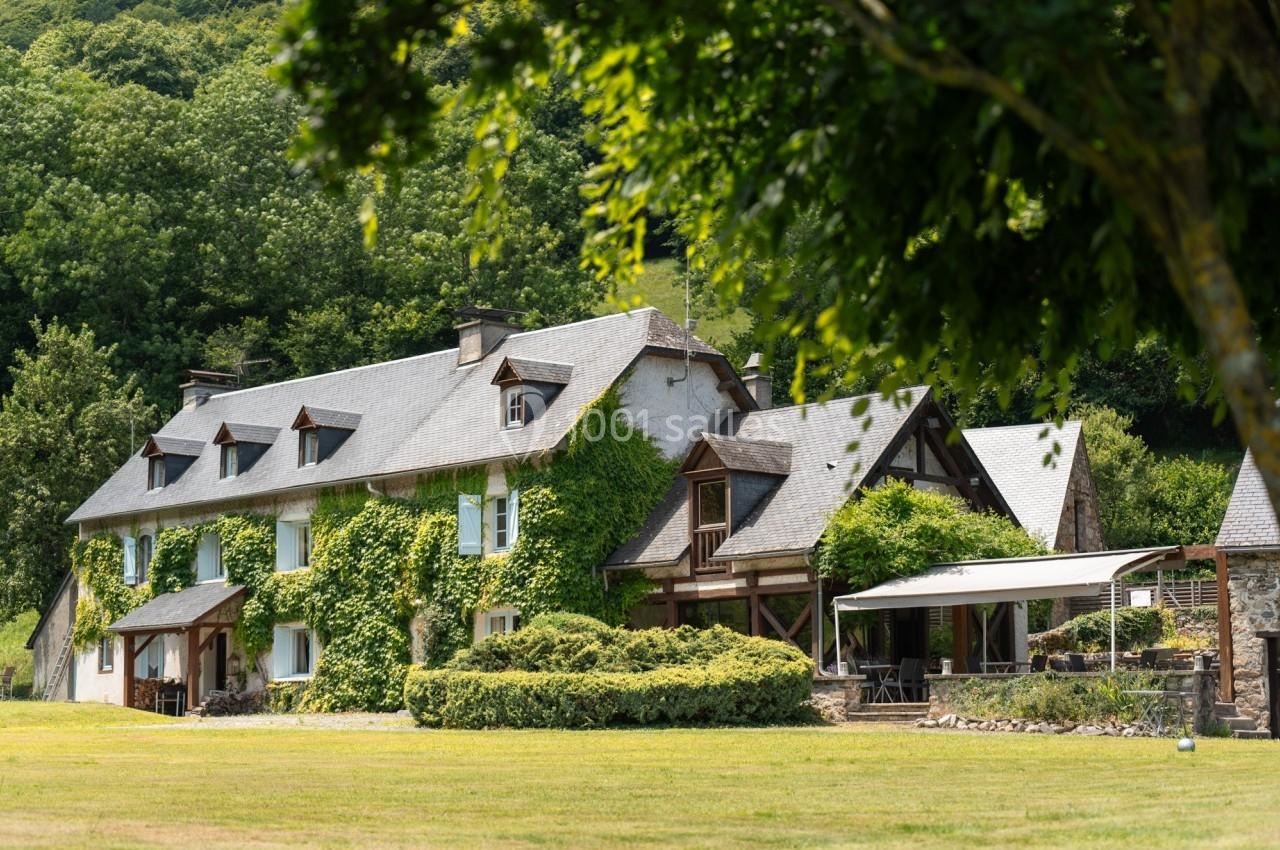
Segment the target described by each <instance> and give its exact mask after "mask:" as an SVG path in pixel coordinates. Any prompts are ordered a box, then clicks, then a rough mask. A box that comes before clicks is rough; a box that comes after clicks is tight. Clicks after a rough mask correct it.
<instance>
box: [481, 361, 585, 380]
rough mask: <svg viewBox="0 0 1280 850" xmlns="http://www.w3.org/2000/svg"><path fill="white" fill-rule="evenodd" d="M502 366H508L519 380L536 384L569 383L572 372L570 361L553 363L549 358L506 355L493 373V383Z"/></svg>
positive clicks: (501, 370) (500, 372)
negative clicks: (524, 357)
mask: <svg viewBox="0 0 1280 850" xmlns="http://www.w3.org/2000/svg"><path fill="white" fill-rule="evenodd" d="M503 367H509V368H510V370H511V372H512V373H513V374H514V375H515V376H516V377H517V378H519V379H520V380H521V381H532V382H533V383H538V384H567V383H569V377H570V376H571V375H572V374H573V364H572V363H553V362H551V361H550V360H526V359H523V358H520V357H507V358H505V359H503V361H502V366H499V367H498V371H497V372H495V373H494V376H493V382H494V383H496V382H497V380H498V375H500V374H502V372H503Z"/></svg>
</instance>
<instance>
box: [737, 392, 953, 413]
mask: <svg viewBox="0 0 1280 850" xmlns="http://www.w3.org/2000/svg"><path fill="white" fill-rule="evenodd" d="M903 389H904V390H925V391H926V392H927V391H929V390H931V389H933V388H932V387H930V386H929V385H928V384H916V385H914V386H910V387H903ZM923 397H924V394H923V393H922V394H921V396H920V398H923ZM864 398H878V399H879V400H881V401H886V402H887V401H892V398H885V397H884V394H883V393H881V392H880V391H879V390H874V391H872V392H869V393H860V394H859V395H848V396H841V397H840V398H831V399H818V400H816V401H806V402H805V403H804V404H788V405H784V406H782V407H766V408H763V409H762V410H752V411H748V413H747V415H748V416H761V415H764V414H768V413H781V412H783V411H787V410H802V409H805V408H810V407H827V406H831V407H834V406H837V405H839V404H841V403H843V402H855V401H859V400H861V399H864ZM920 398H913V399H912V400H911V402H910V404H911V405H913V406H914V405H916V404H919V403H920Z"/></svg>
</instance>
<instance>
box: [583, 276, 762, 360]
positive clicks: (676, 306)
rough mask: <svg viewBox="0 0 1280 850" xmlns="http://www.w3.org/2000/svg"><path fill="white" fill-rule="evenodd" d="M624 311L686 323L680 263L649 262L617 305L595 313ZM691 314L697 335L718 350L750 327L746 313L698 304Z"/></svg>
mask: <svg viewBox="0 0 1280 850" xmlns="http://www.w3.org/2000/svg"><path fill="white" fill-rule="evenodd" d="M624 307H657V308H658V309H659V310H661V311H662V312H664V313H666V314H667V315H668V316H670V317H671V318H672V319H675V320H676V322H680V321H681V320H683V319H684V278H683V276H682V270H681V268H680V265H679V263H678V262H677V261H676V260H673V259H661V260H649V261H647V262H646V263H645V265H644V274H643V275H641V277H640V279H639V280H637V281H636V282H635V284H633V285H631V286H627V287H623V288H621V289H619V290H618V293H617V295H616V296H615V300H614V301H610V300H609V299H608V298H606V299H605V300H604V301H602V302H601V303H600V305H599V306H598V307H597V308H596V313H597V314H599V315H605V314H606V313H615V312H618V311H619V310H620V309H623V308H624ZM690 312H692V314H693V317H694V318H695V319H697V320H698V327H697V328H696V329H695V330H694V333H695V334H696V335H697V336H698V337H699V338H701V339H703V340H705V341H706V342H709V343H710V344H712V345H714V346H717V347H723V346H726V345H728V344H729V341H730V339H731V338H732V337H733V335H734V334H735V333H738V332H739V331H743V330H746V328H747V326H748V325H749V324H750V321H749V319H748V317H747V314H746V312H745V311H743V310H736V311H728V312H725V311H723V310H721V309H720V308H719V307H718V306H716V305H714V304H706V303H698V302H695V303H694V304H693V305H692V310H691V311H690Z"/></svg>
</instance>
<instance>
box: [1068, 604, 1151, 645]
mask: <svg viewBox="0 0 1280 850" xmlns="http://www.w3.org/2000/svg"><path fill="white" fill-rule="evenodd" d="M1165 620H1166V612H1165V610H1164V609H1161V608H1130V607H1123V608H1117V609H1116V649H1117V650H1130V649H1145V648H1146V647H1149V646H1152V645H1154V644H1156V643H1158V642H1159V641H1160V640H1161V639H1162V638H1163V637H1164V635H1165V631H1166V624H1165ZM1061 630H1062V632H1063V634H1064V635H1065V637H1066V639H1067V641H1068V642H1069V646H1070V648H1075V649H1078V650H1081V651H1082V652H1099V651H1101V650H1103V649H1109V648H1110V646H1111V609H1109V608H1104V609H1102V610H1100V611H1090V612H1089V613H1088V614H1081V615H1080V616H1078V617H1073V618H1072V619H1070V620H1068V621H1067V622H1065V623H1063V624H1062V627H1061Z"/></svg>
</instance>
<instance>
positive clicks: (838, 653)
mask: <svg viewBox="0 0 1280 850" xmlns="http://www.w3.org/2000/svg"><path fill="white" fill-rule="evenodd" d="M831 607H832V608H833V609H834V610H835V612H836V675H837V676H839V675H840V665H841V664H842V663H843V662H844V655H843V652H844V650H843V649H842V647H841V646H840V606H839V605H837V604H835V602H834V601H833V602H832V603H831Z"/></svg>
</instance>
